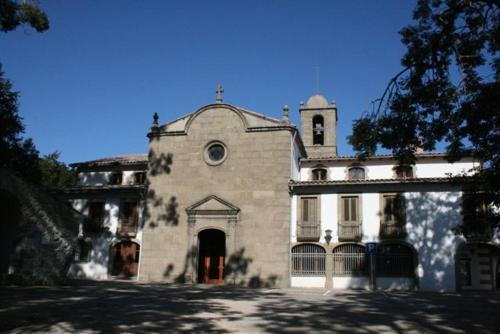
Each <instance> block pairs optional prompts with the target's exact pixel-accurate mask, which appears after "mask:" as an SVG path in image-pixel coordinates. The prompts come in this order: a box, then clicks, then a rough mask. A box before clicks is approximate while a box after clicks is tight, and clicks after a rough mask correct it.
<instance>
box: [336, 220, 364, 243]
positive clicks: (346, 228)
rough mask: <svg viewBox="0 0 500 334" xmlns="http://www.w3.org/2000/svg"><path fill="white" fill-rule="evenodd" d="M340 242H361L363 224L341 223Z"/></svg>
mask: <svg viewBox="0 0 500 334" xmlns="http://www.w3.org/2000/svg"><path fill="white" fill-rule="evenodd" d="M338 227H339V241H359V240H361V236H362V230H361V223H355V224H351V223H339V225H338Z"/></svg>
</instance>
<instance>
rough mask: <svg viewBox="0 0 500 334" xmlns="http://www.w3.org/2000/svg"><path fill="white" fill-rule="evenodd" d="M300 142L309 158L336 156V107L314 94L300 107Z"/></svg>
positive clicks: (321, 96)
mask: <svg viewBox="0 0 500 334" xmlns="http://www.w3.org/2000/svg"><path fill="white" fill-rule="evenodd" d="M299 112H300V123H301V126H302V140H303V142H304V146H305V148H306V151H307V156H308V157H310V158H319V157H331V156H336V155H337V106H336V105H335V103H334V102H332V103H330V104H329V103H328V101H327V100H326V98H325V97H324V96H323V95H320V94H316V95H313V96H311V97H310V98H309V100H307V103H306V104H305V105H304V104H303V103H302V104H301V105H300V109H299Z"/></svg>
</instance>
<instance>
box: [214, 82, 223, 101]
mask: <svg viewBox="0 0 500 334" xmlns="http://www.w3.org/2000/svg"><path fill="white" fill-rule="evenodd" d="M222 93H224V87H222V85H219V86H217V90H216V91H215V94H216V95H215V103H222Z"/></svg>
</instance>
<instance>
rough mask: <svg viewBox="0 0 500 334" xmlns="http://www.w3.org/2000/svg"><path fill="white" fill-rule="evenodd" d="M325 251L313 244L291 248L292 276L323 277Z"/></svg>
mask: <svg viewBox="0 0 500 334" xmlns="http://www.w3.org/2000/svg"><path fill="white" fill-rule="evenodd" d="M324 275H325V250H324V248H323V247H321V246H318V245H313V244H302V245H297V246H295V247H293V248H292V276H324Z"/></svg>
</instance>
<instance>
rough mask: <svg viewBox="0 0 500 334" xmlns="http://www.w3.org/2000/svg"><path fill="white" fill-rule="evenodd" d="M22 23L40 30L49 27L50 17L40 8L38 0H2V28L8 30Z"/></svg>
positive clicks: (0, 27)
mask: <svg viewBox="0 0 500 334" xmlns="http://www.w3.org/2000/svg"><path fill="white" fill-rule="evenodd" d="M22 24H28V25H30V26H31V27H32V28H33V29H35V30H36V31H38V32H43V31H45V30H48V29H49V19H48V17H47V14H45V13H44V12H43V11H41V10H40V9H39V8H38V1H27V0H24V1H15V0H0V30H2V31H3V32H8V31H11V30H14V29H16V28H17V27H18V26H19V25H22Z"/></svg>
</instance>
